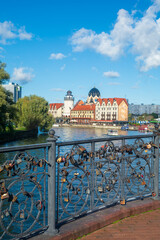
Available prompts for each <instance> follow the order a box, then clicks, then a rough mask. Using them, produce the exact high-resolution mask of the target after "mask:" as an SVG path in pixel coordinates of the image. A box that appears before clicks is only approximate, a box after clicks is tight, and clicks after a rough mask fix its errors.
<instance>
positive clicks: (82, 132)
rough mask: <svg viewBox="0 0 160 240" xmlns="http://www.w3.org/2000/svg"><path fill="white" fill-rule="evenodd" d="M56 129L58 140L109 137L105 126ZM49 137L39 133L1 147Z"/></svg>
mask: <svg viewBox="0 0 160 240" xmlns="http://www.w3.org/2000/svg"><path fill="white" fill-rule="evenodd" d="M54 130H55V135H56V136H58V137H59V138H58V142H59V141H60V142H63V141H72V140H73V141H75V140H84V139H92V138H103V137H104V138H105V137H108V135H107V129H105V128H71V127H59V128H54ZM139 134H144V133H140V132H137V131H122V130H118V135H119V136H120V135H125V136H126V135H128V136H134V135H139ZM146 134H147V133H146ZM47 138H48V135H47V134H39V135H38V136H37V137H36V138H28V139H23V140H19V141H13V142H9V143H6V144H1V145H0V147H8V146H18V145H28V144H35V143H45V142H46V139H47Z"/></svg>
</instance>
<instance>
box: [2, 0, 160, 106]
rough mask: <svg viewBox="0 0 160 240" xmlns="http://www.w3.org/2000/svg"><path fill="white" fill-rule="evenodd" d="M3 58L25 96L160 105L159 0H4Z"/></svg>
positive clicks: (59, 100)
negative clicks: (94, 92)
mask: <svg viewBox="0 0 160 240" xmlns="http://www.w3.org/2000/svg"><path fill="white" fill-rule="evenodd" d="M2 9H3V11H1V13H0V60H1V61H2V62H5V63H7V68H6V70H7V71H8V72H9V73H10V76H11V81H12V82H15V83H18V84H19V85H21V86H22V87H23V96H26V95H27V96H29V95H31V94H36V95H38V96H41V97H44V98H45V99H46V100H47V101H48V102H49V103H53V102H63V98H64V95H65V94H66V91H67V90H69V89H70V90H71V91H72V93H73V95H74V97H75V101H77V100H79V99H82V100H86V98H87V95H88V92H89V90H90V89H91V88H92V87H94V86H95V87H97V88H98V89H99V91H100V93H101V97H106V98H107V97H126V98H127V99H129V103H145V104H150V103H155V104H160V93H159V92H160V81H159V75H160V74H159V73H160V0H154V1H151V0H134V1H128V0H121V1H119V0H112V1H109V0H94V1H93V0H92V1H91V0H46V1H42V0H39V1H37V0H34V1H31V0H27V1H26V0H23V1H21V0H6V1H2V2H1V10H2Z"/></svg>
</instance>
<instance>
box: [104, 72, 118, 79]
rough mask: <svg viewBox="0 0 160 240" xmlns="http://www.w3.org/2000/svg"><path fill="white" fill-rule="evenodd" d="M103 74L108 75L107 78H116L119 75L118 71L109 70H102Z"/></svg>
mask: <svg viewBox="0 0 160 240" xmlns="http://www.w3.org/2000/svg"><path fill="white" fill-rule="evenodd" d="M103 76H104V77H108V78H118V77H119V73H118V72H113V71H109V72H104V73H103Z"/></svg>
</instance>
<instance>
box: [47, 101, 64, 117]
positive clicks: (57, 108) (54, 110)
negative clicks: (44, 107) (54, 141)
mask: <svg viewBox="0 0 160 240" xmlns="http://www.w3.org/2000/svg"><path fill="white" fill-rule="evenodd" d="M63 108H64V104H63V103H50V104H49V113H50V114H52V116H53V117H54V118H61V117H62V115H63Z"/></svg>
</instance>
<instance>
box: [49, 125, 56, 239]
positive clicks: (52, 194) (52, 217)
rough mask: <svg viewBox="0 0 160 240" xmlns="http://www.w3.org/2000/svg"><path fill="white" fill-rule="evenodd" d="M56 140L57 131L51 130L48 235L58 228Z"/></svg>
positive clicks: (53, 233) (54, 232)
mask: <svg viewBox="0 0 160 240" xmlns="http://www.w3.org/2000/svg"><path fill="white" fill-rule="evenodd" d="M56 140H57V137H56V136H55V131H54V130H53V129H50V130H49V138H47V142H48V143H51V146H50V147H49V148H48V162H49V163H50V166H48V174H49V177H48V230H47V231H46V234H47V235H55V234H56V233H57V232H58V230H57V229H56Z"/></svg>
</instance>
